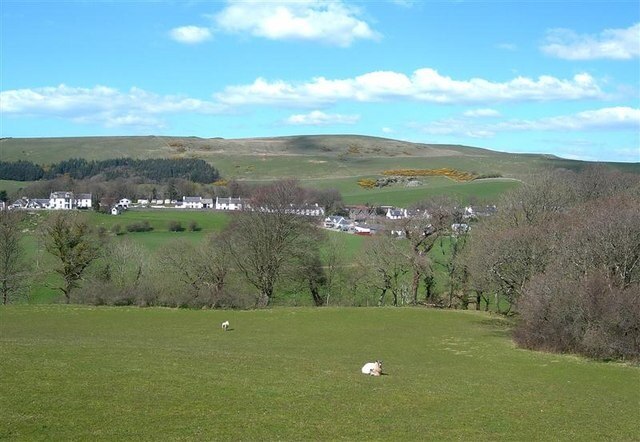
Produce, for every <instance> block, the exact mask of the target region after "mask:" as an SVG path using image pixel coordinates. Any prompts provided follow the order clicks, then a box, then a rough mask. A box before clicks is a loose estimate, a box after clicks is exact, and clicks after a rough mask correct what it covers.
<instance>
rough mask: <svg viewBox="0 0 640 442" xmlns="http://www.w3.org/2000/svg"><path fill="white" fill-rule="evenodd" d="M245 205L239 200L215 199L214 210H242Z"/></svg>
mask: <svg viewBox="0 0 640 442" xmlns="http://www.w3.org/2000/svg"><path fill="white" fill-rule="evenodd" d="M245 205H246V204H245V203H244V202H243V201H242V199H241V198H220V197H216V210H242V209H243V208H244V206H245Z"/></svg>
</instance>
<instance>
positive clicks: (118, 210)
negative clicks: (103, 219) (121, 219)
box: [111, 206, 122, 215]
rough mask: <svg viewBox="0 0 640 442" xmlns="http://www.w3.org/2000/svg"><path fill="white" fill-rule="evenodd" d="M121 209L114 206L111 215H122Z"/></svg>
mask: <svg viewBox="0 0 640 442" xmlns="http://www.w3.org/2000/svg"><path fill="white" fill-rule="evenodd" d="M121 207H122V206H113V207H112V208H111V214H112V215H120V214H121V213H122V210H121Z"/></svg>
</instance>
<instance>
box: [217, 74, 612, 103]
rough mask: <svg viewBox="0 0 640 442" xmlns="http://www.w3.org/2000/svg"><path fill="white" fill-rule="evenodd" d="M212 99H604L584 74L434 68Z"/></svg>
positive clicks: (267, 86) (281, 84)
mask: <svg viewBox="0 0 640 442" xmlns="http://www.w3.org/2000/svg"><path fill="white" fill-rule="evenodd" d="M216 97H217V99H218V100H219V101H220V102H222V103H226V104H230V105H246V104H276V105H289V106H303V107H305V106H306V107H310V106H318V105H322V104H328V103H334V102H337V101H340V100H354V101H361V102H373V101H384V100H415V101H423V102H429V103H486V102H505V101H549V100H576V99H583V98H603V97H604V94H603V92H602V91H601V89H600V86H599V85H598V84H597V82H596V80H595V79H594V78H593V77H592V76H591V75H589V74H586V73H581V74H577V75H575V76H574V77H573V78H571V79H560V78H556V77H552V76H548V75H544V76H541V77H538V78H537V79H532V78H528V77H516V78H514V79H512V80H509V81H507V82H503V83H496V82H492V81H489V80H485V79H483V78H472V79H469V80H454V79H452V78H451V77H447V76H443V75H441V74H439V73H438V72H437V71H436V70H434V69H430V68H423V69H418V70H416V71H414V72H413V74H412V75H411V76H408V75H405V74H403V73H399V72H393V71H375V72H369V73H366V74H363V75H360V76H357V77H354V78H346V79H334V80H332V79H327V78H324V77H317V78H313V79H312V80H311V81H308V82H306V83H297V84H296V83H288V82H285V81H281V80H279V81H274V82H270V81H268V80H265V79H264V78H258V79H256V80H255V81H254V82H253V83H252V84H248V85H239V86H229V87H227V88H225V89H224V90H223V91H222V92H221V93H218V94H217V95H216Z"/></svg>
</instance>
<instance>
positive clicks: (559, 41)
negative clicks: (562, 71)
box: [541, 23, 640, 60]
mask: <svg viewBox="0 0 640 442" xmlns="http://www.w3.org/2000/svg"><path fill="white" fill-rule="evenodd" d="M541 50H542V52H544V53H545V54H547V55H550V56H552V57H557V58H563V59H566V60H594V59H599V58H607V59H614V60H629V59H632V58H638V57H640V23H636V24H635V25H633V26H631V27H629V28H626V29H605V30H604V31H602V32H601V33H600V34H599V35H579V34H576V33H575V32H574V31H572V30H569V29H552V30H550V31H548V32H547V35H546V39H545V43H544V44H543V46H542V47H541Z"/></svg>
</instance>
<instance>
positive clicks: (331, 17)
mask: <svg viewBox="0 0 640 442" xmlns="http://www.w3.org/2000/svg"><path fill="white" fill-rule="evenodd" d="M359 15H361V14H360V10H359V9H358V8H356V7H353V6H348V5H345V4H344V3H342V2H341V1H339V0H338V1H328V0H306V1H304V0H303V1H269V2H263V1H258V0H250V1H229V4H228V5H227V7H226V8H224V9H223V10H222V11H221V12H220V13H218V14H216V15H215V17H214V20H215V23H216V25H217V28H218V29H220V30H222V31H224V32H229V33H238V34H244V33H248V34H251V35H253V36H255V37H263V38H267V39H270V40H310V41H319V42H323V43H327V44H331V45H337V46H343V47H346V46H350V45H351V44H352V43H353V42H354V41H355V40H357V39H368V40H375V39H378V38H379V37H380V36H379V34H378V33H377V32H375V31H374V30H372V29H371V27H370V26H369V24H367V23H366V22H365V21H363V20H362V19H360V18H358V17H359Z"/></svg>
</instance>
